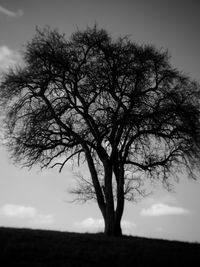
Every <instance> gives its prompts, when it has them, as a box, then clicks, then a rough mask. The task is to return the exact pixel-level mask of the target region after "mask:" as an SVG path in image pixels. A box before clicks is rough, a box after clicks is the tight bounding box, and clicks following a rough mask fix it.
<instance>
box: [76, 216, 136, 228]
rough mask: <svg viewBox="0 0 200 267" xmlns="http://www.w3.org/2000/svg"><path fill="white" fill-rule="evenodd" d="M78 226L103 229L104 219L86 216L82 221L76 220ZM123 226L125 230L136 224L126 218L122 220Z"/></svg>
mask: <svg viewBox="0 0 200 267" xmlns="http://www.w3.org/2000/svg"><path fill="white" fill-rule="evenodd" d="M74 225H75V226H76V227H78V228H85V229H89V230H95V229H96V230H97V229H98V230H103V228H104V220H103V219H93V218H91V217H90V218H86V219H84V220H83V221H81V222H75V224H74ZM121 226H122V229H123V230H130V229H131V228H133V227H136V224H135V223H133V222H129V221H126V220H122V221H121Z"/></svg>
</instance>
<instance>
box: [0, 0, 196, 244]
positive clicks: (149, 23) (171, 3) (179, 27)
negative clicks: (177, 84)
mask: <svg viewBox="0 0 200 267" xmlns="http://www.w3.org/2000/svg"><path fill="white" fill-rule="evenodd" d="M199 14H200V2H199V1H197V0H182V1H181V0H179V1H178V0H101V1H99V0H71V1H70V0H56V1H53V0H49V1H47V0H42V1H41V0H40V1H38V0H34V1H31V0H15V1H13V0H5V1H4V0H0V71H1V70H4V69H5V68H6V67H7V66H10V65H13V64H15V63H17V62H20V60H21V56H20V51H22V50H23V49H24V45H25V44H26V43H27V41H29V40H30V39H31V38H32V37H33V35H34V33H35V27H36V26H39V27H41V28H42V27H44V26H46V25H50V26H51V27H52V28H58V29H59V31H60V32H63V33H65V34H66V36H70V35H71V33H73V32H74V31H75V30H76V29H77V27H78V28H79V29H85V28H86V27H87V26H93V25H94V23H95V22H97V23H98V25H99V27H103V28H105V29H107V30H108V32H109V33H110V34H111V35H113V36H114V37H118V36H124V35H129V36H130V38H131V39H132V40H133V41H135V42H138V43H141V44H142V43H149V44H154V45H155V46H156V47H157V48H159V49H160V48H164V49H168V51H169V53H170V55H171V63H172V65H173V66H174V67H176V68H178V69H179V70H182V71H183V72H185V73H187V74H189V75H190V76H191V77H192V78H194V79H196V80H197V81H200V52H199V47H200V36H199V29H200V18H199ZM83 171H84V172H86V169H84V168H83ZM72 181H73V170H72V168H71V167H70V164H68V165H67V166H66V167H65V168H64V169H63V172H62V173H61V174H59V173H58V170H56V169H54V170H45V171H43V172H41V171H40V170H39V167H37V166H36V167H35V168H34V169H32V170H30V171H28V170H26V169H21V168H19V167H18V166H14V165H13V164H12V162H11V161H10V160H9V155H8V153H7V152H6V151H5V149H4V147H2V146H0V226H15V227H31V228H47V229H60V230H67V231H78V232H85V231H100V230H101V229H102V227H103V221H102V218H101V214H100V211H99V210H98V207H97V205H96V204H95V203H91V204H85V205H80V204H75V203H69V201H70V200H71V199H72V196H70V195H69V194H68V193H67V188H69V187H70V185H71V182H72ZM151 190H153V191H154V193H153V194H151V195H150V196H149V197H147V198H145V199H142V200H141V201H140V202H138V203H137V204H135V203H134V204H132V203H126V208H125V212H124V216H123V220H122V227H123V231H124V233H127V234H132V235H137V236H147V237H159V238H167V239H176V240H185V241H198V242H200V227H199V225H200V201H199V196H200V180H199V181H196V182H194V181H191V180H190V181H188V180H187V178H186V177H185V175H184V174H183V176H182V177H181V179H180V182H179V184H175V187H174V191H175V192H174V193H168V192H167V191H165V190H163V189H162V188H161V186H157V187H154V188H152V189H151Z"/></svg>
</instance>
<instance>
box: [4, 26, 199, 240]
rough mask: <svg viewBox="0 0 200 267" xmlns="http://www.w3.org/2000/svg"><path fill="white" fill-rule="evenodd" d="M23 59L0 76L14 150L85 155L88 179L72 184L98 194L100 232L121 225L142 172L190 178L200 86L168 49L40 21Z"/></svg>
mask: <svg viewBox="0 0 200 267" xmlns="http://www.w3.org/2000/svg"><path fill="white" fill-rule="evenodd" d="M23 60H24V65H23V66H21V67H20V66H18V67H16V68H12V69H10V70H9V71H7V72H5V73H4V74H3V76H2V79H1V85H0V104H1V106H2V107H3V108H4V110H5V113H4V125H3V126H4V131H5V138H6V140H7V146H8V148H9V151H10V153H11V155H12V158H13V159H14V161H15V162H18V163H20V164H22V165H23V166H27V167H32V166H33V165H35V164H40V165H41V167H43V168H47V167H56V166H59V168H60V171H61V170H62V169H63V167H64V165H65V164H66V162H67V161H68V160H70V159H72V158H73V159H75V160H77V163H78V164H79V163H83V162H86V163H87V165H88V168H89V171H90V174H91V179H90V180H89V181H88V180H87V181H86V180H85V179H82V182H83V183H81V184H80V185H82V186H80V187H79V188H78V189H77V190H75V191H74V193H76V194H78V195H79V197H83V199H85V200H87V199H91V198H93V197H94V198H96V200H97V202H98V205H99V208H100V210H101V212H102V215H103V218H104V220H105V233H107V234H111V235H120V234H121V228H120V221H121V217H122V214H123V209H124V199H125V198H127V199H128V200H134V197H135V192H141V191H139V190H140V189H139V187H140V185H141V184H142V182H143V181H144V179H145V177H146V178H150V179H152V180H160V181H161V182H163V184H164V185H166V186H167V187H169V185H170V179H171V178H172V177H175V176H177V175H178V174H179V173H181V171H187V174H188V175H189V176H190V177H193V178H195V172H196V171H198V170H199V167H200V166H199V162H200V138H199V137H200V124H199V118H200V117H199V115H200V113H199V112H200V108H199V100H200V90H199V89H200V87H199V84H198V83H197V82H195V81H193V80H191V79H190V77H188V76H186V75H184V74H183V73H181V72H180V71H178V70H176V69H175V68H173V67H172V66H171V64H170V61H169V55H168V53H167V52H166V51H162V50H158V49H156V48H155V47H154V46H150V45H138V44H136V43H134V42H133V41H131V40H130V39H129V38H128V37H121V38H118V39H116V40H114V39H112V38H111V36H110V35H109V34H108V33H107V31H106V30H104V29H98V28H97V27H96V26H94V27H93V28H87V29H86V30H84V31H79V30H78V31H77V32H75V33H74V34H72V36H71V37H70V38H69V39H68V40H66V37H65V35H64V34H60V33H59V32H58V31H57V30H51V29H49V28H45V29H43V30H37V32H36V35H35V36H34V37H33V39H32V40H31V41H30V42H29V43H28V44H27V46H26V49H25V51H24V52H23ZM114 182H115V185H116V186H114V185H113V184H114ZM115 200H116V204H115Z"/></svg>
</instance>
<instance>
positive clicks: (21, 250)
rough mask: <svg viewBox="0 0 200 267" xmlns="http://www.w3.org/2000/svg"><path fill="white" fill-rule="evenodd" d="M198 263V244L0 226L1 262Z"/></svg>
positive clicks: (55, 266) (56, 266)
mask: <svg viewBox="0 0 200 267" xmlns="http://www.w3.org/2000/svg"><path fill="white" fill-rule="evenodd" d="M190 265H191V267H192V266H200V244H198V243H185V242H177V241H166V240H159V239H147V238H141V237H131V236H124V237H121V238H111V237H106V236H104V235H103V234H78V233H68V232H57V231H44V230H30V229H15V228H3V227H2V228H0V266H1V267H3V266H19V267H25V266H27V267H33V266H34V267H36V266H37V267H39V266H42V267H46V266H47V267H50V266H51V267H61V266H62V267H64V266H67V267H71V266H77V267H81V266H94V267H97V266H121V267H125V266H170V267H171V266H190Z"/></svg>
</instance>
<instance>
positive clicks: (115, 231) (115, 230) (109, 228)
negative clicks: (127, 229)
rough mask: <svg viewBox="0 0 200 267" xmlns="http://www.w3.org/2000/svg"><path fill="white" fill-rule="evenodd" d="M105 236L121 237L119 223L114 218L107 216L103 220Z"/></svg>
mask: <svg viewBox="0 0 200 267" xmlns="http://www.w3.org/2000/svg"><path fill="white" fill-rule="evenodd" d="M104 233H105V235H108V236H115V237H119V236H122V229H121V221H120V220H119V219H118V218H117V217H116V216H110V214H108V215H107V217H106V218H105V231H104Z"/></svg>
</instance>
